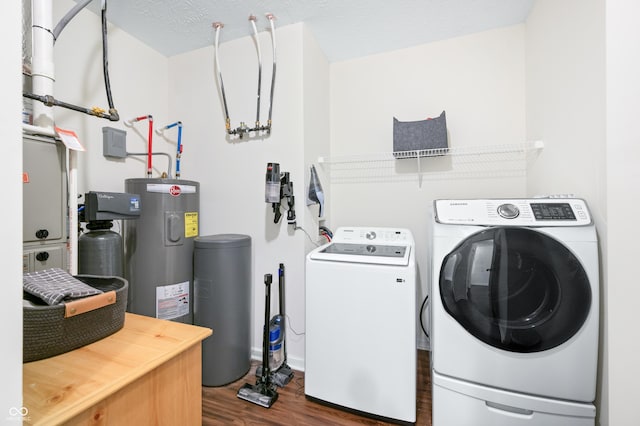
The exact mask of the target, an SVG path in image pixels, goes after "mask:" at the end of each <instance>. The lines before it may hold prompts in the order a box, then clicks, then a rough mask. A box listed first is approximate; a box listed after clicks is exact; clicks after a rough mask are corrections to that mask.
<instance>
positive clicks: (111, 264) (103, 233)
mask: <svg viewBox="0 0 640 426" xmlns="http://www.w3.org/2000/svg"><path fill="white" fill-rule="evenodd" d="M123 256H124V254H123V246H122V237H121V236H120V234H118V233H117V232H113V231H110V230H108V229H95V230H92V231H90V232H87V233H84V234H82V235H81V236H80V238H78V273H79V274H82V275H99V276H110V277H121V278H122V277H124V267H123Z"/></svg>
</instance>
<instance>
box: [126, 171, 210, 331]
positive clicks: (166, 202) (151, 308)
mask: <svg viewBox="0 0 640 426" xmlns="http://www.w3.org/2000/svg"><path fill="white" fill-rule="evenodd" d="M125 191H126V192H128V193H134V194H139V196H140V206H141V211H140V216H139V218H138V219H137V220H131V221H125V223H124V250H125V278H126V279H127V280H128V281H129V301H128V306H127V311H128V312H132V313H135V314H140V315H146V316H150V317H155V318H160V319H167V320H172V321H178V322H183V323H187V324H192V323H193V247H194V239H195V237H197V236H198V212H199V208H200V184H199V183H198V182H193V181H188V180H178V179H161V178H155V179H154V178H136V179H127V180H126V181H125Z"/></svg>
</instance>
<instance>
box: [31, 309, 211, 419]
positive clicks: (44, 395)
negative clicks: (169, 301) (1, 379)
mask: <svg viewBox="0 0 640 426" xmlns="http://www.w3.org/2000/svg"><path fill="white" fill-rule="evenodd" d="M209 335H211V330H210V329H208V328H204V327H197V326H193V325H187V324H182V323H178V322H172V321H166V320H159V319H155V318H150V317H145V316H141V315H135V314H130V313H127V314H125V323H124V327H123V328H122V329H121V330H119V331H118V332H116V333H114V334H112V335H111V336H108V337H106V338H104V339H102V340H99V341H97V342H95V343H92V344H90V345H87V346H84V347H82V348H79V349H76V350H74V351H71V352H67V353H65V354H62V355H58V356H55V357H52V358H47V359H43V360H40V361H34V362H30V363H26V364H23V369H22V371H23V388H22V389H23V406H24V407H25V408H26V409H27V410H28V413H27V415H26V416H24V417H23V421H24V424H33V425H59V424H72V425H74V424H101V425H118V426H120V425H125V424H131V425H146V424H153V425H163V424H164V425H198V426H199V425H201V424H202V349H201V346H202V345H201V342H202V340H204V339H205V338H207V337H208V336H209Z"/></svg>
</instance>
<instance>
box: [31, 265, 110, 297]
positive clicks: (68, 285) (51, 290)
mask: <svg viewBox="0 0 640 426" xmlns="http://www.w3.org/2000/svg"><path fill="white" fill-rule="evenodd" d="M22 286H23V288H24V291H26V292H27V293H29V294H33V295H34V296H37V297H39V298H40V299H42V300H43V301H45V302H46V303H47V304H48V305H57V304H58V303H60V302H61V301H63V300H68V299H77V298H80V297H86V296H93V295H94V294H100V293H102V290H98V289H97V288H94V287H91V286H90V285H88V284H85V283H83V282H82V281H80V280H78V279H76V278H74V277H73V276H72V275H70V274H68V273H67V272H65V271H63V270H62V269H60V268H50V269H45V270H43V271H38V272H28V273H26V274H23V275H22Z"/></svg>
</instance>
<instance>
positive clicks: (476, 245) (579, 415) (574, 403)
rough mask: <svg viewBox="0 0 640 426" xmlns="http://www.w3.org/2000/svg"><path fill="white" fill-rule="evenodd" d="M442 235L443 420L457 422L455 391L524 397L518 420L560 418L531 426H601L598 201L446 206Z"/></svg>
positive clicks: (437, 238) (437, 308)
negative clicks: (596, 423) (592, 204)
mask: <svg viewBox="0 0 640 426" xmlns="http://www.w3.org/2000/svg"><path fill="white" fill-rule="evenodd" d="M431 233H432V235H431V241H432V246H431V249H432V266H433V267H432V274H433V275H432V282H431V292H430V294H431V295H432V301H431V303H432V311H431V320H432V323H431V324H432V330H431V342H432V357H431V363H432V380H433V384H434V406H433V410H434V425H436V422H435V419H436V418H437V417H440V418H441V419H447V420H446V421H444V420H443V421H441V422H440V423H441V424H447V422H451V421H454V422H455V421H457V420H456V419H457V417H451V416H447V415H444V413H445V412H446V411H447V410H456V408H455V407H450V406H446V404H445V403H444V402H443V401H446V400H448V399H451V398H450V396H451V395H454V393H455V395H456V397H455V398H458V397H459V396H460V395H461V394H465V393H466V394H468V395H473V396H474V398H476V399H482V398H484V397H487V395H493V396H494V397H495V398H496V401H494V402H495V403H496V404H498V406H499V407H501V408H505V407H506V406H508V405H509V403H510V402H514V401H515V403H514V404H515V406H517V407H519V408H517V409H515V412H512V413H511V415H512V416H511V417H513V415H516V416H517V415H525V414H526V415H529V414H531V415H532V413H534V412H538V415H539V416H540V415H542V414H540V413H539V412H545V413H547V414H548V413H554V415H557V416H558V417H553V416H552V419H550V418H545V419H544V420H540V421H539V422H538V423H531V422H529V423H525V422H523V423H522V424H592V423H593V417H594V416H595V408H594V407H593V405H592V402H593V401H594V399H595V388H596V369H597V356H598V306H599V272H598V243H597V237H596V230H595V226H594V224H593V222H592V220H591V216H590V214H589V210H588V208H587V206H586V203H585V202H584V201H583V200H580V199H568V198H567V199H564V198H540V199H489V200H487V199H478V200H436V201H435V202H434V221H433V226H432V229H431ZM443 388H446V389H448V390H450V391H453V392H454V393H452V394H451V395H448V394H447V395H448V396H445V393H444V392H443V391H442V389H443ZM436 393H439V394H438V395H435V394H436ZM505 394H506V395H507V396H508V397H504V395H505ZM439 401H440V402H441V403H439ZM452 403H455V404H458V405H459V404H460V403H461V402H460V401H456V402H452ZM487 404H489V403H487ZM484 408H487V407H484ZM494 408H495V407H494ZM470 411H472V410H470ZM494 411H495V410H494ZM514 413H515V414H514ZM523 413H524V414H523ZM474 415H476V416H479V417H476V420H478V419H479V418H482V417H481V416H480V415H479V414H477V413H476V414H474ZM483 415H484V414H483ZM487 415H489V414H487ZM511 417H510V420H509V421H507V423H504V424H520V423H517V422H516V423H514V422H515V420H513V418H511ZM490 418H491V420H492V421H495V419H494V418H493V417H490ZM554 419H555V420H554ZM570 419H574V420H575V422H571V421H570ZM576 419H583V420H586V423H581V422H579V421H578V420H576ZM556 421H557V422H558V423H554V422H556ZM509 422H511V423H509ZM563 422H564V423H563ZM449 424H451V423H449ZM494 424H502V423H499V422H495V423H494Z"/></svg>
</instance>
